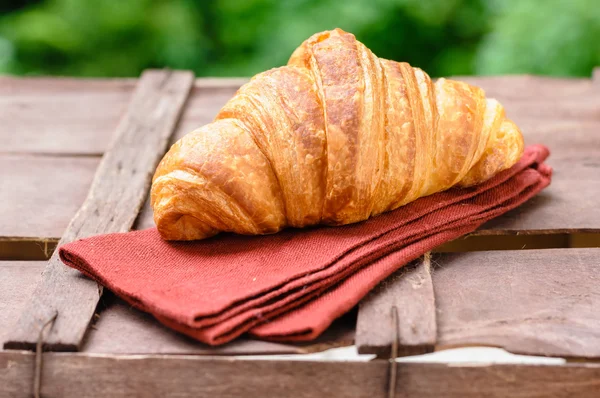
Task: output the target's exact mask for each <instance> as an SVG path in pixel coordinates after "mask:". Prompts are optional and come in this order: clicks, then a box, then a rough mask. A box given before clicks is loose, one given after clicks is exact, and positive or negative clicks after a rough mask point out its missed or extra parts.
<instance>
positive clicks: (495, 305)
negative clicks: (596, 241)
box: [433, 249, 600, 358]
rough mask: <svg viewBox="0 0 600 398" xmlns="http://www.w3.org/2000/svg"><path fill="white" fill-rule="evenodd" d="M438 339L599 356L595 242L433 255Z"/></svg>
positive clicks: (599, 281)
mask: <svg viewBox="0 0 600 398" xmlns="http://www.w3.org/2000/svg"><path fill="white" fill-rule="evenodd" d="M434 259H435V264H437V265H438V266H437V267H436V268H435V269H434V271H433V284H434V290H435V300H436V305H437V320H438V323H437V327H438V344H439V345H440V348H442V347H453V346H462V345H490V346H498V347H502V348H504V349H506V350H508V351H511V352H515V353H522V354H534V355H547V356H562V357H588V358H600V311H598V308H600V293H599V292H598V286H600V249H547V250H527V251H499V252H475V253H461V254H448V255H442V256H439V255H438V256H437V257H435V258H434Z"/></svg>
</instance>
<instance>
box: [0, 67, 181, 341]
mask: <svg viewBox="0 0 600 398" xmlns="http://www.w3.org/2000/svg"><path fill="white" fill-rule="evenodd" d="M192 83H193V75H192V74H191V73H188V72H169V71H149V72H145V73H144V74H143V75H142V78H141V79H140V81H139V83H138V86H137V88H136V91H135V93H134V97H133V101H132V103H131V105H130V107H129V109H128V112H127V114H126V116H125V118H124V119H123V120H122V121H121V123H120V124H119V127H118V129H117V133H116V139H115V140H114V141H113V144H112V146H111V149H109V151H108V152H107V153H106V154H105V155H104V157H103V159H102V162H101V164H100V166H99V167H98V171H97V173H96V177H95V179H94V182H93V184H92V187H91V189H90V192H89V195H88V197H87V199H86V200H85V202H84V204H83V206H82V207H81V209H80V210H79V211H78V213H77V214H76V215H75V217H74V218H73V220H72V221H71V223H70V224H69V226H68V228H67V231H66V232H65V233H64V235H63V237H62V239H61V242H63V243H64V242H70V241H72V240H75V239H77V238H81V237H85V236H90V235H95V234H99V233H107V232H123V231H128V230H129V229H130V228H131V226H132V224H133V222H134V220H135V218H136V216H137V214H138V211H139V209H140V207H141V206H142V204H143V200H144V198H145V196H146V194H147V190H148V186H149V184H150V178H151V175H152V173H153V171H154V168H155V167H156V164H157V163H158V161H159V160H160V156H161V153H162V152H163V151H164V148H165V146H166V145H167V142H168V139H169V137H170V135H171V134H172V132H173V130H174V128H175V124H176V123H177V120H178V119H179V115H180V112H181V109H182V107H183V106H184V104H185V101H186V98H187V96H188V93H189V90H190V88H191V86H192ZM101 294H102V288H101V287H100V286H98V285H97V284H96V283H95V282H93V281H91V280H88V279H86V278H83V277H82V276H81V274H80V273H79V272H77V271H75V270H72V269H69V268H67V267H66V266H64V265H63V264H62V263H61V261H60V259H59V258H58V252H55V254H54V255H53V256H52V258H51V259H50V261H49V263H48V265H47V267H46V269H45V271H44V277H43V279H42V281H41V283H40V284H39V285H38V286H37V288H36V290H35V292H34V294H33V296H32V298H31V300H30V301H29V303H28V304H27V306H26V307H25V309H24V311H23V313H22V315H21V318H20V319H19V322H18V324H17V326H16V328H15V330H14V331H13V332H12V333H11V334H10V335H9V338H8V340H7V342H6V343H5V347H6V348H23V347H26V348H32V347H33V346H34V345H35V343H36V341H37V338H38V333H39V330H40V327H41V325H42V324H43V323H44V322H46V320H48V319H49V318H51V317H52V315H53V314H54V313H55V312H58V317H57V318H56V321H55V323H54V325H53V327H52V329H51V330H50V333H49V334H48V336H47V338H46V342H47V343H46V346H47V347H48V348H50V349H54V350H76V349H78V348H79V346H80V344H81V341H82V339H83V336H84V333H85V331H86V328H87V325H88V323H89V320H90V318H91V317H92V315H93V313H94V310H95V308H96V304H97V303H98V300H99V297H100V295H101Z"/></svg>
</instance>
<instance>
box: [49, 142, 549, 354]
mask: <svg viewBox="0 0 600 398" xmlns="http://www.w3.org/2000/svg"><path fill="white" fill-rule="evenodd" d="M548 155H549V152H548V149H547V148H545V147H543V146H531V147H528V148H527V149H526V150H525V153H524V155H523V157H522V159H521V160H520V161H519V163H518V164H517V165H515V166H514V167H513V168H511V169H510V170H506V171H504V172H502V173H500V174H499V175H497V176H495V177H494V178H493V179H491V180H489V181H487V182H485V183H483V184H481V185H479V186H476V187H472V188H464V189H451V190H448V191H446V192H441V193H438V194H435V195H431V196H428V197H425V198H421V199H419V200H417V201H415V202H413V203H410V204H408V205H406V206H403V207H401V208H399V209H397V210H395V211H392V212H389V213H386V214H382V215H380V216H377V217H374V218H372V219H370V220H367V221H365V222H362V223H358V224H353V225H348V226H343V227H319V228H312V229H303V230H285V231H283V232H280V233H278V234H275V235H269V236H237V235H225V234H223V235H220V236H216V237H214V238H211V239H208V240H203V241H196V242H166V241H163V240H162V239H161V238H160V236H159V235H158V232H157V231H156V229H154V228H152V229H147V230H143V231H135V232H129V233H119V234H109V235H102V236H94V237H91V238H86V239H81V240H78V241H75V242H72V243H68V244H66V245H63V246H62V247H61V248H60V257H61V259H62V261H63V262H64V263H65V264H67V265H68V266H70V267H73V268H76V269H78V270H80V271H81V272H83V273H84V274H85V275H87V276H88V277H90V278H92V279H94V280H96V281H97V282H98V283H100V284H102V285H104V286H106V287H107V288H108V289H110V290H112V291H113V292H114V293H116V294H117V295H118V296H120V297H121V298H123V299H124V300H126V301H127V302H129V303H130V304H131V305H133V306H135V307H137V308H139V309H141V310H142V311H146V312H149V313H151V314H152V315H154V316H155V317H156V318H157V319H158V320H159V321H160V322H162V323H163V324H165V325H167V326H168V327H171V328H173V329H175V330H178V331H180V332H182V333H184V334H186V335H188V336H191V337H193V338H195V339H198V340H200V341H202V342H205V343H208V344H212V345H217V344H223V343H226V342H228V341H230V340H232V339H234V338H236V337H237V336H239V335H241V334H243V333H245V332H249V333H250V334H252V335H254V336H258V337H260V338H264V339H270V340H281V341H293V340H295V341H298V340H310V339H314V338H315V337H317V336H318V335H319V334H321V333H322V332H323V331H324V330H325V329H326V328H327V327H328V326H329V325H330V324H331V322H333V320H334V319H336V318H337V317H339V316H341V315H342V314H344V313H345V312H347V311H348V310H350V309H351V308H352V307H353V306H354V305H356V304H357V303H358V302H359V300H360V299H361V298H362V297H364V296H365V294H367V293H368V292H369V290H370V289H372V288H373V287H375V285H377V284H378V283H379V282H380V281H382V280H383V279H385V278H386V277H387V276H389V275H390V274H392V273H393V272H394V271H396V270H397V269H398V268H400V267H402V266H403V265H405V264H407V263H408V262H410V261H412V260H414V259H416V258H418V257H419V256H421V255H423V254H424V253H426V252H427V251H429V250H431V249H433V248H435V247H436V246H439V245H440V244H442V243H444V242H447V241H450V240H452V239H456V238H458V237H460V236H462V235H464V234H466V233H469V232H472V231H474V230H475V229H476V228H477V227H478V226H480V225H481V224H483V223H484V222H486V221H488V220H490V219H492V218H494V217H497V216H499V215H500V214H503V213H505V212H506V211H508V210H510V209H513V208H515V207H517V206H518V205H520V204H522V203H523V202H525V201H526V200H528V199H529V198H531V197H532V196H534V195H535V194H537V193H538V192H539V191H541V190H542V189H543V188H545V187H546V186H548V184H549V183H550V177H551V173H552V170H551V168H550V167H548V166H547V165H545V164H543V161H544V160H545V159H546V158H547V156H548Z"/></svg>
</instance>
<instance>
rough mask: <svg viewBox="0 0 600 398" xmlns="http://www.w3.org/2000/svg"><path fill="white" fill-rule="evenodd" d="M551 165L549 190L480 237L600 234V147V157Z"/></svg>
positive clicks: (485, 228) (493, 223)
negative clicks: (492, 235) (495, 235)
mask: <svg viewBox="0 0 600 398" xmlns="http://www.w3.org/2000/svg"><path fill="white" fill-rule="evenodd" d="M598 133H600V130H598ZM548 163H549V164H550V165H551V166H552V167H553V169H554V172H553V175H552V183H551V184H550V186H549V187H548V188H546V189H545V190H544V191H542V192H541V193H540V194H538V195H537V196H535V197H533V198H532V199H530V200H529V201H527V202H526V203H524V204H523V205H521V206H519V207H518V208H516V209H514V210H512V211H510V212H508V213H506V214H504V215H502V216H500V217H498V218H495V219H493V220H491V221H489V222H488V223H486V224H485V225H483V226H482V227H481V228H480V230H479V231H477V232H476V234H527V233H536V232H537V233H539V232H541V231H544V232H546V233H564V232H567V233H573V232H595V233H598V232H600V212H598V211H597V207H598V205H597V203H598V194H599V191H598V188H599V187H600V146H599V147H598V156H597V157H581V158H580V159H579V161H577V162H575V161H573V162H570V161H558V160H552V159H551V158H550V159H549V161H548Z"/></svg>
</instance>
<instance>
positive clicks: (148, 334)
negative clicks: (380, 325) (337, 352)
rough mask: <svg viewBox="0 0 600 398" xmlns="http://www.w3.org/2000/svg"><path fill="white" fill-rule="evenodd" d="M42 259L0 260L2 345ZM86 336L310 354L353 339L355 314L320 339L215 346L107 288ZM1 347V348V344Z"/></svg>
mask: <svg viewBox="0 0 600 398" xmlns="http://www.w3.org/2000/svg"><path fill="white" fill-rule="evenodd" d="M45 264H46V263H45V262H43V261H0V346H2V344H4V340H5V336H6V335H7V334H8V333H9V332H10V330H11V329H12V328H13V326H14V324H15V323H16V322H17V320H18V316H19V314H20V313H21V310H22V308H23V306H24V305H25V304H26V303H27V299H29V297H30V295H31V293H32V292H33V291H34V289H35V286H36V285H37V283H38V282H39V281H40V279H41V274H42V271H43V269H44V266H45ZM101 303H102V304H101V305H100V306H99V307H100V308H99V310H100V312H99V313H97V314H96V315H95V316H94V323H93V326H91V327H90V329H89V330H88V332H87V334H86V338H85V340H84V343H83V346H82V351H84V352H88V353H102V354H195V355H265V354H305V353H311V352H316V351H323V350H326V349H329V348H333V347H340V346H348V345H352V343H353V339H354V324H355V322H353V321H354V320H355V318H351V317H349V318H348V319H346V320H345V322H340V321H338V322H336V323H334V325H333V326H332V328H331V329H330V330H328V331H327V332H326V333H325V334H324V335H323V336H321V337H320V338H319V339H317V340H316V341H314V342H312V343H310V344H308V343H304V344H282V343H272V342H267V341H259V340H251V339H248V338H244V337H242V338H240V339H237V340H236V341H234V342H232V343H230V344H227V345H224V346H220V347H211V346H207V345H204V344H202V343H199V342H197V341H194V340H192V339H190V338H187V337H186V336H184V335H181V334H179V333H176V332H174V331H172V330H170V329H168V328H166V327H164V326H162V325H161V324H160V323H158V322H157V321H156V320H154V318H152V316H150V315H148V314H145V313H143V312H141V311H138V310H136V309H134V308H131V306H129V305H128V304H127V303H125V302H124V301H122V300H120V299H118V298H116V297H115V296H114V295H112V294H110V293H109V294H106V293H105V294H104V295H103V297H102V300H101ZM0 351H1V350H0Z"/></svg>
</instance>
